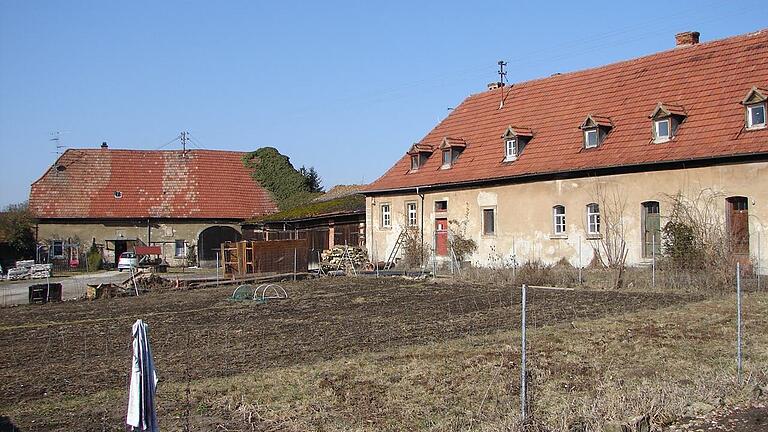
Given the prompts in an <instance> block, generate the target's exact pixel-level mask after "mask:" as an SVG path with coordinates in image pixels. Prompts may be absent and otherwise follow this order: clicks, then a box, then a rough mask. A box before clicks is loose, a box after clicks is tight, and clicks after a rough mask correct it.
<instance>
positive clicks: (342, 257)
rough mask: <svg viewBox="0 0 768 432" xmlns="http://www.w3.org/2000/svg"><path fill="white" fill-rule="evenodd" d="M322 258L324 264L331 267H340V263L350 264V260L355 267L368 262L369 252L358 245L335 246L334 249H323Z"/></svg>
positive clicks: (342, 264)
mask: <svg viewBox="0 0 768 432" xmlns="http://www.w3.org/2000/svg"><path fill="white" fill-rule="evenodd" d="M345 250H346V252H345ZM347 254H348V255H349V256H347ZM322 259H323V263H324V264H327V265H330V266H331V267H334V266H335V267H338V266H339V265H341V266H342V267H343V266H345V265H349V264H350V262H351V263H352V264H354V266H355V267H360V266H362V265H364V264H365V263H367V262H368V254H367V253H366V251H365V250H364V249H361V248H358V247H352V246H349V247H345V246H334V247H333V249H330V250H325V251H323V253H322Z"/></svg>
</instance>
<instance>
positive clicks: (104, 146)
mask: <svg viewBox="0 0 768 432" xmlns="http://www.w3.org/2000/svg"><path fill="white" fill-rule="evenodd" d="M101 148H103V149H108V148H109V146H108V145H107V142H106V141H104V142H102V143H101Z"/></svg>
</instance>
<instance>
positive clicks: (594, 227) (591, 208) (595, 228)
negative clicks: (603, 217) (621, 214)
mask: <svg viewBox="0 0 768 432" xmlns="http://www.w3.org/2000/svg"><path fill="white" fill-rule="evenodd" d="M587 234H592V235H597V234H600V206H599V205H597V204H596V203H589V204H587Z"/></svg>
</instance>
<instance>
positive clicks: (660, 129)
mask: <svg viewBox="0 0 768 432" xmlns="http://www.w3.org/2000/svg"><path fill="white" fill-rule="evenodd" d="M653 131H654V134H653V141H654V142H657V143H660V142H666V141H669V139H670V137H671V131H670V127H669V118H665V119H662V120H655V121H654V122H653Z"/></svg>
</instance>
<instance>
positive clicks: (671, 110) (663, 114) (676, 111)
mask: <svg viewBox="0 0 768 432" xmlns="http://www.w3.org/2000/svg"><path fill="white" fill-rule="evenodd" d="M686 116H687V114H686V113H685V108H683V107H682V106H680V105H672V104H665V103H661V102H659V103H658V104H657V105H656V108H654V109H653V112H651V115H649V116H648V118H649V119H651V120H652V121H653V129H652V131H651V132H652V134H653V142H654V143H664V142H667V141H669V140H671V139H672V138H674V137H675V134H676V133H677V128H678V127H679V126H680V125H681V124H682V123H683V121H685V118H686Z"/></svg>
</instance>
